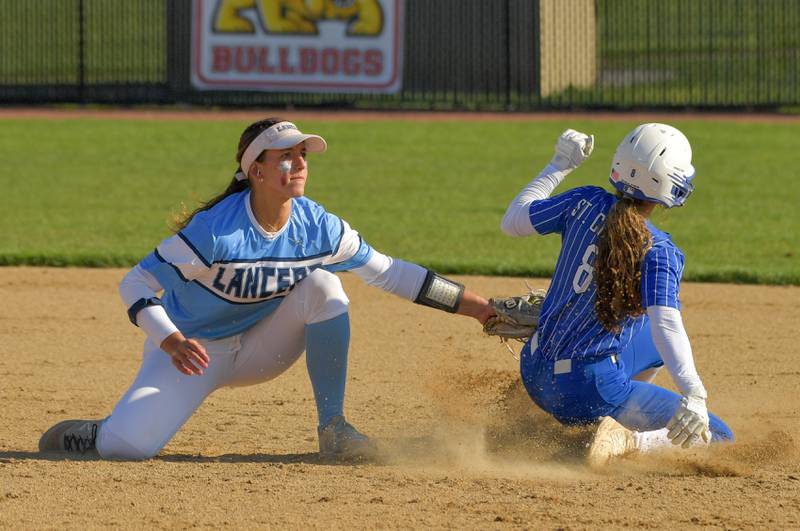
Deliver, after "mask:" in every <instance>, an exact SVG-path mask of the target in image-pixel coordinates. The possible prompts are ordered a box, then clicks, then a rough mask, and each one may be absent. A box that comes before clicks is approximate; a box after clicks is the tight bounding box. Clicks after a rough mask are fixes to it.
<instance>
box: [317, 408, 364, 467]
mask: <svg viewBox="0 0 800 531" xmlns="http://www.w3.org/2000/svg"><path fill="white" fill-rule="evenodd" d="M317 434H318V435H319V453H320V455H321V456H322V457H323V458H324V459H340V460H359V459H374V458H375V457H376V456H377V447H376V446H375V443H373V442H372V440H371V439H370V438H369V437H367V436H366V435H364V434H363V433H360V432H359V431H358V430H357V429H355V428H354V427H353V426H352V425H351V424H350V423H349V422H347V421H346V420H345V419H344V417H342V416H337V417H333V418H332V419H331V420H330V422H328V423H327V424H326V425H325V426H321V427H319V428H317Z"/></svg>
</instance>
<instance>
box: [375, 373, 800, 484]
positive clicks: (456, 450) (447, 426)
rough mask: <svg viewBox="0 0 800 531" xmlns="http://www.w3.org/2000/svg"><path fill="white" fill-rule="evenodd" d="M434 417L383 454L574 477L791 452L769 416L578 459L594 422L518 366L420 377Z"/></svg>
mask: <svg viewBox="0 0 800 531" xmlns="http://www.w3.org/2000/svg"><path fill="white" fill-rule="evenodd" d="M424 389H425V392H426V393H427V395H428V396H429V398H430V402H431V404H432V406H433V407H435V409H436V413H437V420H436V423H435V425H433V426H432V427H431V430H430V433H429V434H428V435H427V436H425V437H418V438H414V439H404V440H396V441H391V442H389V444H387V445H386V449H387V451H386V458H387V460H388V461H390V462H393V463H395V464H399V465H405V466H411V467H424V468H430V469H435V470H458V471H460V472H463V473H474V474H476V475H489V476H499V477H513V478H536V479H547V480H552V481H573V480H577V479H587V478H588V477H597V476H598V475H600V476H619V475H623V476H630V475H644V474H647V475H652V474H663V475H668V476H683V475H685V476H697V475H701V476H711V477H719V476H749V475H751V474H753V472H754V470H755V469H757V468H758V467H760V466H764V465H767V464H774V463H782V462H789V461H792V460H796V459H797V458H798V455H799V454H800V452H798V448H797V446H796V444H795V442H794V439H793V437H792V436H790V435H789V434H788V433H786V432H785V431H782V430H780V429H776V428H775V427H774V426H771V425H769V424H768V423H766V422H765V423H763V425H760V426H755V425H749V426H747V427H746V428H745V429H742V428H741V427H738V430H737V433H736V434H735V435H736V438H737V439H736V443H735V444H733V445H713V446H711V447H709V448H703V449H692V450H685V449H680V448H676V449H666V450H663V451H659V452H654V453H648V454H643V455H642V454H639V455H632V456H629V457H626V458H622V459H618V460H615V461H613V462H612V463H611V464H610V465H609V466H608V467H606V468H605V469H603V470H601V471H599V472H598V471H596V470H591V469H589V468H588V466H587V465H586V464H585V455H586V450H587V448H588V446H589V444H590V442H591V439H592V436H593V435H594V428H593V427H566V426H562V425H561V424H559V423H558V422H556V421H555V420H554V419H553V418H552V417H550V415H548V414H546V413H544V412H543V411H541V410H540V409H539V408H538V407H537V406H536V405H535V404H534V403H533V402H532V401H531V399H530V397H529V396H528V394H527V392H526V391H525V388H524V387H523V385H522V382H521V381H520V379H519V374H518V373H517V372H511V371H494V370H485V371H482V372H478V373H462V374H458V375H453V374H451V375H450V376H449V377H448V378H447V379H441V378H435V377H432V379H431V380H430V381H428V382H426V383H425V385H424Z"/></svg>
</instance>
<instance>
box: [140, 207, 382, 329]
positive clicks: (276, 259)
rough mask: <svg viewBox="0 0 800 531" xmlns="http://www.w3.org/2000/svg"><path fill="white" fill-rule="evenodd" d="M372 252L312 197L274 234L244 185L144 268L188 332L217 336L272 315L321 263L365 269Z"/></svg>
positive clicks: (165, 244) (197, 217)
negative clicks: (263, 224) (255, 212)
mask: <svg viewBox="0 0 800 531" xmlns="http://www.w3.org/2000/svg"><path fill="white" fill-rule="evenodd" d="M372 252H373V251H372V248H371V247H370V246H369V245H367V244H366V243H365V242H364V241H363V240H362V239H361V237H360V236H359V235H358V233H357V232H356V231H354V230H353V229H351V228H350V226H349V225H348V224H347V223H346V222H344V221H343V220H342V219H340V218H339V217H337V216H335V215H333V214H330V213H328V212H326V211H325V209H324V208H323V207H322V206H321V205H318V204H317V203H315V202H313V201H311V200H310V199H308V198H305V197H300V198H296V199H293V200H292V212H291V215H290V217H289V221H288V223H287V224H286V225H285V226H284V227H283V228H282V229H281V230H280V231H279V232H277V233H274V234H271V233H268V232H266V231H265V230H264V229H263V228H262V227H261V226H260V225H259V224H258V222H257V221H256V219H255V216H254V215H253V211H252V209H251V207H250V192H249V191H244V192H240V193H237V194H233V195H231V196H229V197H227V198H225V199H224V200H222V201H221V202H219V203H218V204H217V205H215V206H214V207H212V208H211V209H209V210H206V211H203V212H200V213H198V214H196V215H195V216H194V218H192V221H191V222H190V223H189V225H188V226H187V227H186V228H184V229H183V230H181V231H180V232H179V233H177V234H176V235H174V236H172V237H170V238H167V239H166V240H164V241H163V242H161V243H160V244H159V245H158V247H157V248H156V249H155V251H153V252H152V253H150V254H149V255H148V256H146V257H145V258H144V259H143V260H142V261H141V262H140V266H141V267H142V268H144V269H145V271H147V272H149V273H150V274H151V275H153V276H154V277H155V278H156V279H157V280H158V282H159V283H160V284H161V286H163V287H164V294H163V296H162V298H161V300H162V302H163V304H164V308H165V309H166V312H167V315H169V317H170V319H171V320H172V322H173V323H175V325H176V326H177V327H178V329H179V330H181V332H182V333H183V334H184V335H185V336H186V337H197V338H203V339H217V338H222V337H228V336H231V335H235V334H239V333H241V332H244V331H245V330H247V329H248V328H250V327H251V326H253V325H254V324H256V323H257V322H259V321H260V320H262V319H263V318H264V317H266V316H267V315H269V314H270V313H272V312H273V311H274V310H275V309H276V308H277V307H278V305H279V304H280V303H281V301H282V300H283V298H284V297H285V296H286V295H287V294H288V293H289V292H290V291H291V290H292V289H293V288H294V286H295V285H296V284H297V283H298V282H300V281H301V280H302V279H303V278H305V277H307V276H308V275H309V274H310V273H311V272H312V271H314V270H315V269H317V268H320V267H321V268H323V269H326V270H328V271H331V272H335V271H344V270H348V269H353V268H356V267H360V266H362V265H364V264H365V263H366V262H367V260H369V258H370V256H371V254H372Z"/></svg>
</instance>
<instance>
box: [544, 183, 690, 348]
mask: <svg viewBox="0 0 800 531" xmlns="http://www.w3.org/2000/svg"><path fill="white" fill-rule="evenodd" d="M616 201H617V198H616V196H614V195H613V194H610V193H608V192H606V191H605V190H603V189H602V188H598V187H595V186H584V187H580V188H574V189H572V190H569V191H567V192H565V193H563V194H560V195H557V196H554V197H551V198H548V199H544V200H541V201H534V202H533V203H531V205H530V210H529V215H530V220H531V224H532V225H533V227H534V228H535V229H536V231H537V232H538V233H539V234H550V233H558V234H561V252H560V253H559V256H558V261H557V262H556V267H555V272H554V274H553V280H552V282H551V284H550V289H549V290H548V293H547V297H546V298H545V301H544V305H543V307H542V313H541V316H540V321H539V322H540V325H539V336H538V343H539V350H540V351H541V353H542V355H543V356H545V358H548V359H566V358H593V357H604V356H609V355H611V354H615V353H619V352H621V351H622V350H624V348H625V347H626V346H627V344H628V343H629V342H630V340H631V338H632V337H633V336H634V335H635V334H636V333H638V332H639V331H640V330H641V329H642V328H643V327H644V326H646V325H647V324H648V318H647V316H646V315H643V316H640V317H638V318H630V317H629V318H627V319H626V320H625V321H624V322H623V323H622V326H621V332H620V333H619V334H613V333H611V332H608V331H607V330H605V329H604V328H603V326H602V325H601V324H600V322H599V321H598V320H597V315H596V314H595V311H594V302H595V294H596V290H597V286H596V283H595V281H594V260H595V257H596V255H597V239H598V235H599V234H600V232H601V231H602V230H603V226H604V222H605V218H606V214H607V213H608V211H609V209H610V208H611V207H612V206H613V205H614V203H616ZM647 227H648V229H649V230H650V232H651V233H652V235H653V246H652V247H651V248H650V250H649V251H648V252H647V254H646V255H645V258H644V260H643V263H642V283H641V296H642V305H643V306H644V307H645V308H647V307H649V306H655V305H658V306H670V307H673V308H678V309H680V301H679V298H678V292H679V290H680V280H681V275H682V274H683V266H684V259H683V253H682V252H681V250H680V249H678V248H677V247H676V246H675V244H674V243H672V240H671V239H670V236H669V234H667V233H665V232H662V231H660V230H658V229H656V228H655V227H654V226H653V225H652V224H651V223H650V222H649V221H648V222H647Z"/></svg>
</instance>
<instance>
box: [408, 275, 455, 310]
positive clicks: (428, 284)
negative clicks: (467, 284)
mask: <svg viewBox="0 0 800 531" xmlns="http://www.w3.org/2000/svg"><path fill="white" fill-rule="evenodd" d="M463 297H464V286H463V285H461V284H459V283H458V282H454V281H452V280H450V279H447V278H445V277H443V276H441V275H438V274H437V273H435V272H434V271H431V270H430V269H429V270H428V274H427V276H426V277H425V282H423V283H422V288H420V290H419V293H418V294H417V298H416V299H414V302H415V303H417V304H424V305H425V306H430V307H431V308H436V309H437V310H444V311H445V312H450V313H456V311H458V307H459V305H460V304H461V299H462V298H463Z"/></svg>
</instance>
